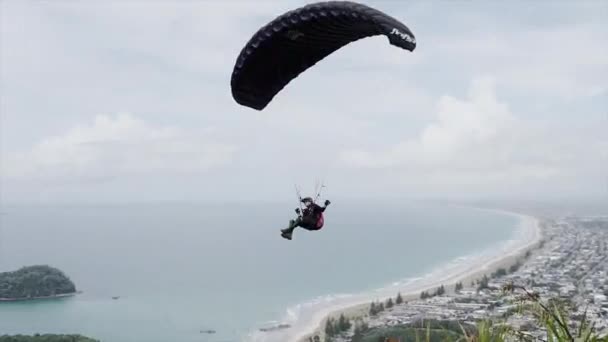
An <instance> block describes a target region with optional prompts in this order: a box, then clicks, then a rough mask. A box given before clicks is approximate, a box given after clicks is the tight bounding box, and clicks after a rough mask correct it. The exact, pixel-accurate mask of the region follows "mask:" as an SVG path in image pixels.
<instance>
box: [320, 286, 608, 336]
mask: <svg viewBox="0 0 608 342" xmlns="http://www.w3.org/2000/svg"><path fill="white" fill-rule="evenodd" d="M503 291H504V292H505V293H510V294H513V293H517V294H519V297H518V300H517V310H516V312H517V313H521V314H528V315H531V316H532V317H534V319H535V323H536V325H537V327H538V328H540V329H541V330H543V331H546V337H545V338H538V337H534V336H532V335H530V334H529V333H528V332H527V331H525V330H527V329H519V330H518V329H514V328H512V327H510V326H509V325H508V324H507V323H506V321H497V320H495V321H492V320H482V321H479V322H477V324H476V325H471V324H462V323H461V322H458V321H454V320H452V321H448V320H445V321H442V320H419V321H416V322H412V323H409V324H401V325H395V326H390V327H374V328H370V327H369V326H368V325H367V323H366V322H364V321H363V320H356V321H355V322H354V323H353V322H351V321H350V320H348V319H347V318H345V317H344V316H340V318H339V319H338V320H337V321H336V320H333V319H332V320H328V321H327V323H326V327H325V339H324V342H333V341H349V342H406V341H407V342H422V341H424V342H505V341H524V342H532V341H540V342H608V336H602V337H601V336H599V335H598V334H597V332H596V331H595V329H594V327H593V326H592V325H590V324H589V322H588V321H587V319H586V317H585V316H584V315H583V316H582V317H572V316H571V315H570V311H571V307H570V305H569V304H568V303H567V302H562V301H559V300H556V299H553V298H549V299H541V298H540V296H538V294H536V293H534V292H530V291H528V290H527V289H526V288H524V287H523V286H516V285H512V284H510V285H507V286H505V287H504V288H503ZM399 297H400V296H399ZM391 303H392V301H391ZM387 306H389V307H390V306H392V305H391V304H389V305H386V304H383V303H372V305H371V306H370V314H371V315H372V316H374V315H376V314H378V313H379V312H381V311H383V310H384V309H385V308H386V307H387ZM351 327H353V328H354V329H352V330H351ZM349 331H350V332H351V333H350V335H349V337H346V336H345V334H346V333H347V332H349ZM353 333H354V334H353ZM344 337H346V338H344ZM321 340H322V339H321V338H319V336H315V337H314V338H310V341H312V342H316V341H321Z"/></svg>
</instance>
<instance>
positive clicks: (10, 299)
mask: <svg viewBox="0 0 608 342" xmlns="http://www.w3.org/2000/svg"><path fill="white" fill-rule="evenodd" d="M79 293H81V292H80V291H76V292H70V293H62V294H56V295H52V296H41V297H22V298H0V302H26V301H30V300H42V299H57V298H66V297H72V296H75V295H77V294H79Z"/></svg>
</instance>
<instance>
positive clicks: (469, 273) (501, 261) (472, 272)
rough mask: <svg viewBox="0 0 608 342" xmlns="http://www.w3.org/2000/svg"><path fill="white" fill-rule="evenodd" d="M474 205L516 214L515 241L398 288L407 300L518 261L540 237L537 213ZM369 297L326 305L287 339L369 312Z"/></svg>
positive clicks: (302, 339)
mask: <svg viewBox="0 0 608 342" xmlns="http://www.w3.org/2000/svg"><path fill="white" fill-rule="evenodd" d="M475 209H478V210H482V211H491V212H495V213H500V214H505V215H511V216H515V217H517V218H518V219H519V220H520V221H519V224H518V227H517V228H516V229H517V232H516V235H517V236H516V239H517V240H515V242H516V243H513V242H514V241H513V240H509V241H507V242H506V243H505V246H504V250H503V251H502V253H499V254H497V255H491V256H486V255H481V256H476V258H475V262H474V263H473V264H471V265H469V266H468V267H466V268H465V269H462V270H458V272H455V273H452V274H447V276H445V277H442V278H440V279H434V280H433V281H432V282H430V283H424V284H419V285H417V286H414V287H412V288H407V289H405V290H406V291H399V290H397V291H399V292H401V296H402V297H403V300H404V301H406V302H407V301H410V300H413V299H417V298H419V296H420V292H422V291H432V290H434V289H435V288H437V287H439V286H440V285H444V286H445V287H446V291H447V292H448V293H451V292H453V291H454V285H455V284H456V283H458V282H462V283H465V284H467V283H470V282H472V281H475V280H477V279H480V278H482V277H483V276H484V275H488V276H489V275H490V274H491V273H493V272H495V271H496V270H498V269H500V268H509V267H510V266H512V265H514V264H516V263H517V262H518V261H521V260H522V259H523V258H524V257H525V254H526V252H527V251H529V250H532V249H534V248H536V246H538V244H539V243H540V241H541V240H542V231H541V228H540V221H539V219H538V218H536V217H532V216H529V215H524V214H520V213H516V212H510V211H506V210H498V209H488V208H475ZM397 291H395V293H392V294H390V297H394V296H396V295H397ZM386 299H388V296H387V297H378V298H377V300H380V301H385V300H386ZM371 301H372V300H370V299H369V298H366V299H365V300H361V301H359V302H357V303H350V305H341V306H340V305H336V306H334V307H331V308H327V309H326V310H323V311H319V312H317V313H315V314H314V315H313V318H312V322H311V323H310V324H309V325H308V326H307V327H306V328H305V329H304V328H303V329H300V331H298V332H295V333H294V334H293V336H290V339H289V341H290V342H308V340H309V338H310V337H313V336H315V335H319V337H321V338H323V337H324V331H323V326H324V325H325V322H326V321H327V319H329V318H330V317H331V318H337V317H339V316H340V315H341V314H343V315H344V316H346V317H347V318H350V319H353V318H357V317H365V316H367V315H368V309H369V305H370V303H371Z"/></svg>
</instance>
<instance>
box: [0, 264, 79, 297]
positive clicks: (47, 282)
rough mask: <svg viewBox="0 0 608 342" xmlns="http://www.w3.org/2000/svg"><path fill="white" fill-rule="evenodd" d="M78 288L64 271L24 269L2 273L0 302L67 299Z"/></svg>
mask: <svg viewBox="0 0 608 342" xmlns="http://www.w3.org/2000/svg"><path fill="white" fill-rule="evenodd" d="M74 294H76V286H75V285H74V283H73V282H72V281H71V280H70V278H68V277H67V276H66V275H65V274H64V273H63V272H62V271H60V270H58V269H56V268H53V267H50V266H47V265H35V266H27V267H22V268H20V269H18V270H16V271H13V272H2V273H0V302H1V301H19V300H31V299H44V298H58V297H66V296H71V295H74Z"/></svg>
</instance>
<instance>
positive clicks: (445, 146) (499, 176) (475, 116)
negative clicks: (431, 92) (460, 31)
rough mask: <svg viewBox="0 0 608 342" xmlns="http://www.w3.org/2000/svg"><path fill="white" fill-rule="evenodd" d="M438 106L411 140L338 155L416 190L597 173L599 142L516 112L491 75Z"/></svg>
mask: <svg viewBox="0 0 608 342" xmlns="http://www.w3.org/2000/svg"><path fill="white" fill-rule="evenodd" d="M436 108H437V112H436V117H435V119H434V121H433V122H431V123H429V124H428V125H427V126H426V127H425V128H424V129H423V130H421V131H420V132H419V133H418V134H417V136H416V137H415V138H409V137H408V138H406V139H405V140H403V141H401V142H399V143H397V144H394V145H392V146H389V147H384V148H382V149H378V150H375V151H370V150H367V149H363V148H352V149H348V150H345V151H343V152H342V153H341V158H340V160H341V161H342V163H343V164H345V165H349V166H350V167H356V168H371V169H375V170H378V171H377V172H378V174H380V172H382V174H386V172H388V174H389V176H388V177H386V178H385V181H388V182H394V184H395V185H397V184H400V185H402V186H405V187H406V188H408V189H409V190H410V191H416V192H420V193H425V192H427V193H428V192H434V193H442V192H443V193H454V192H458V191H461V192H467V193H468V192H476V193H484V192H485V193H490V192H495V191H502V192H503V193H517V192H522V191H524V192H525V191H529V190H531V189H536V190H538V189H539V188H543V187H544V188H545V189H550V188H553V190H557V189H564V188H565V187H568V188H570V190H571V188H572V187H573V186H574V184H581V183H585V182H591V181H592V179H596V180H597V179H598V178H597V172H598V171H600V169H598V168H601V164H600V163H598V157H599V155H598V153H597V152H598V151H599V149H600V148H601V146H603V144H605V142H602V141H601V140H593V138H588V139H581V138H580V137H576V136H574V135H572V134H571V132H567V131H553V130H551V129H550V128H548V127H543V126H539V125H537V124H534V123H533V122H531V121H529V120H525V119H522V118H520V117H518V116H516V115H514V114H513V113H512V112H511V110H510V109H509V106H508V105H507V104H506V103H504V102H503V101H501V100H499V99H498V98H497V96H496V90H495V85H494V81H493V80H492V79H491V78H486V77H484V78H478V79H475V80H473V82H472V85H471V87H470V89H469V92H468V96H467V97H466V98H465V99H458V98H455V97H452V96H443V97H441V98H440V99H439V101H438V104H437V107H436ZM568 133H570V134H568ZM600 155H601V154H600ZM382 170H384V171H382ZM600 172H601V171H600ZM585 175H593V176H594V177H590V178H589V179H585V178H584V177H585ZM591 188H592V187H591ZM589 189H590V188H589V187H588V186H587V187H585V191H588V190H589ZM558 191H559V190H558Z"/></svg>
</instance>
